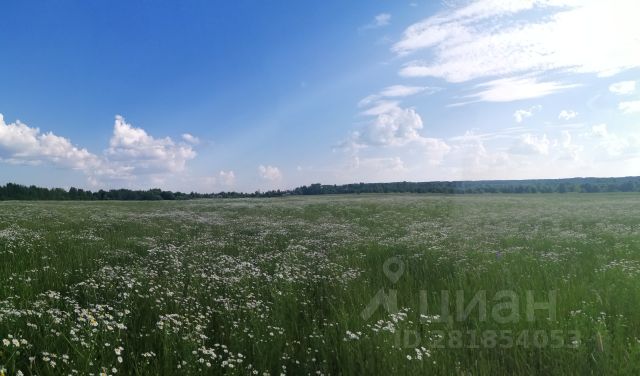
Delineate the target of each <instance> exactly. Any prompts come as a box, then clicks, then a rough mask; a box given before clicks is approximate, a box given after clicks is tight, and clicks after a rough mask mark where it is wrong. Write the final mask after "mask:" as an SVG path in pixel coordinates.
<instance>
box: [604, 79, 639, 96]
mask: <svg viewBox="0 0 640 376" xmlns="http://www.w3.org/2000/svg"><path fill="white" fill-rule="evenodd" d="M609 91H610V92H612V93H614V94H617V95H629V94H633V93H634V92H635V91H636V82H635V81H620V82H616V83H613V84H611V85H609Z"/></svg>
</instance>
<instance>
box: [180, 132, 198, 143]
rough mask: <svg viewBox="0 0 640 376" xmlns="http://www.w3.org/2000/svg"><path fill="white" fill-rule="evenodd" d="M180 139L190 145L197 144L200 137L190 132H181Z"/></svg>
mask: <svg viewBox="0 0 640 376" xmlns="http://www.w3.org/2000/svg"><path fill="white" fill-rule="evenodd" d="M182 139H183V140H184V141H185V142H187V143H189V144H191V145H198V144H199V143H200V139H199V138H198V137H196V136H194V135H192V134H190V133H183V134H182Z"/></svg>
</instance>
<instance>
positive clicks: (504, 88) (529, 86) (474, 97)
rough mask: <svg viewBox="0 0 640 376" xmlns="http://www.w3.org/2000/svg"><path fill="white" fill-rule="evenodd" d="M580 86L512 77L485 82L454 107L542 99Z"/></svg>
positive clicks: (533, 78) (476, 86) (532, 78)
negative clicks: (476, 103)
mask: <svg viewBox="0 0 640 376" xmlns="http://www.w3.org/2000/svg"><path fill="white" fill-rule="evenodd" d="M578 86H580V85H579V84H568V83H563V82H558V81H540V80H539V79H538V78H536V77H510V78H500V79H497V80H492V81H488V82H483V83H481V84H477V85H475V86H474V90H476V91H475V93H473V94H470V95H467V96H465V97H464V98H469V100H467V101H462V102H459V103H454V104H452V106H458V105H463V104H467V103H473V102H512V101H519V100H523V99H532V98H540V97H543V96H545V95H549V94H553V93H557V92H561V91H564V90H567V89H571V88H574V87H578Z"/></svg>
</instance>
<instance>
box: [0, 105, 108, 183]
mask: <svg viewBox="0 0 640 376" xmlns="http://www.w3.org/2000/svg"><path fill="white" fill-rule="evenodd" d="M0 160H2V161H5V162H9V163H15V164H42V163H50V164H53V165H56V166H60V167H68V168H72V169H76V170H85V169H93V168H97V167H99V166H100V164H101V161H100V158H99V157H98V156H96V155H95V154H92V153H91V152H89V151H87V149H84V148H80V147H78V146H75V145H73V144H72V143H71V141H70V140H69V139H67V138H64V137H60V136H57V135H55V134H53V133H51V132H47V133H42V132H40V129H38V128H31V127H29V126H28V125H26V124H24V123H21V122H20V121H16V122H15V123H9V124H6V123H5V122H4V117H3V116H2V114H0Z"/></svg>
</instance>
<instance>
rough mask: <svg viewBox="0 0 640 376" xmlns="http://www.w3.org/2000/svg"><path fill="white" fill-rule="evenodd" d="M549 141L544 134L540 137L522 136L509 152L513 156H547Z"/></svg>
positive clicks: (529, 134) (527, 134) (528, 134)
mask: <svg viewBox="0 0 640 376" xmlns="http://www.w3.org/2000/svg"><path fill="white" fill-rule="evenodd" d="M550 146H551V141H549V138H547V135H546V134H544V135H542V137H538V136H536V135H533V134H531V133H526V134H524V135H522V136H521V137H520V138H519V139H518V141H517V142H516V143H515V144H514V145H513V146H512V147H511V149H510V151H511V152H512V153H514V154H542V155H548V154H549V147H550Z"/></svg>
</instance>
